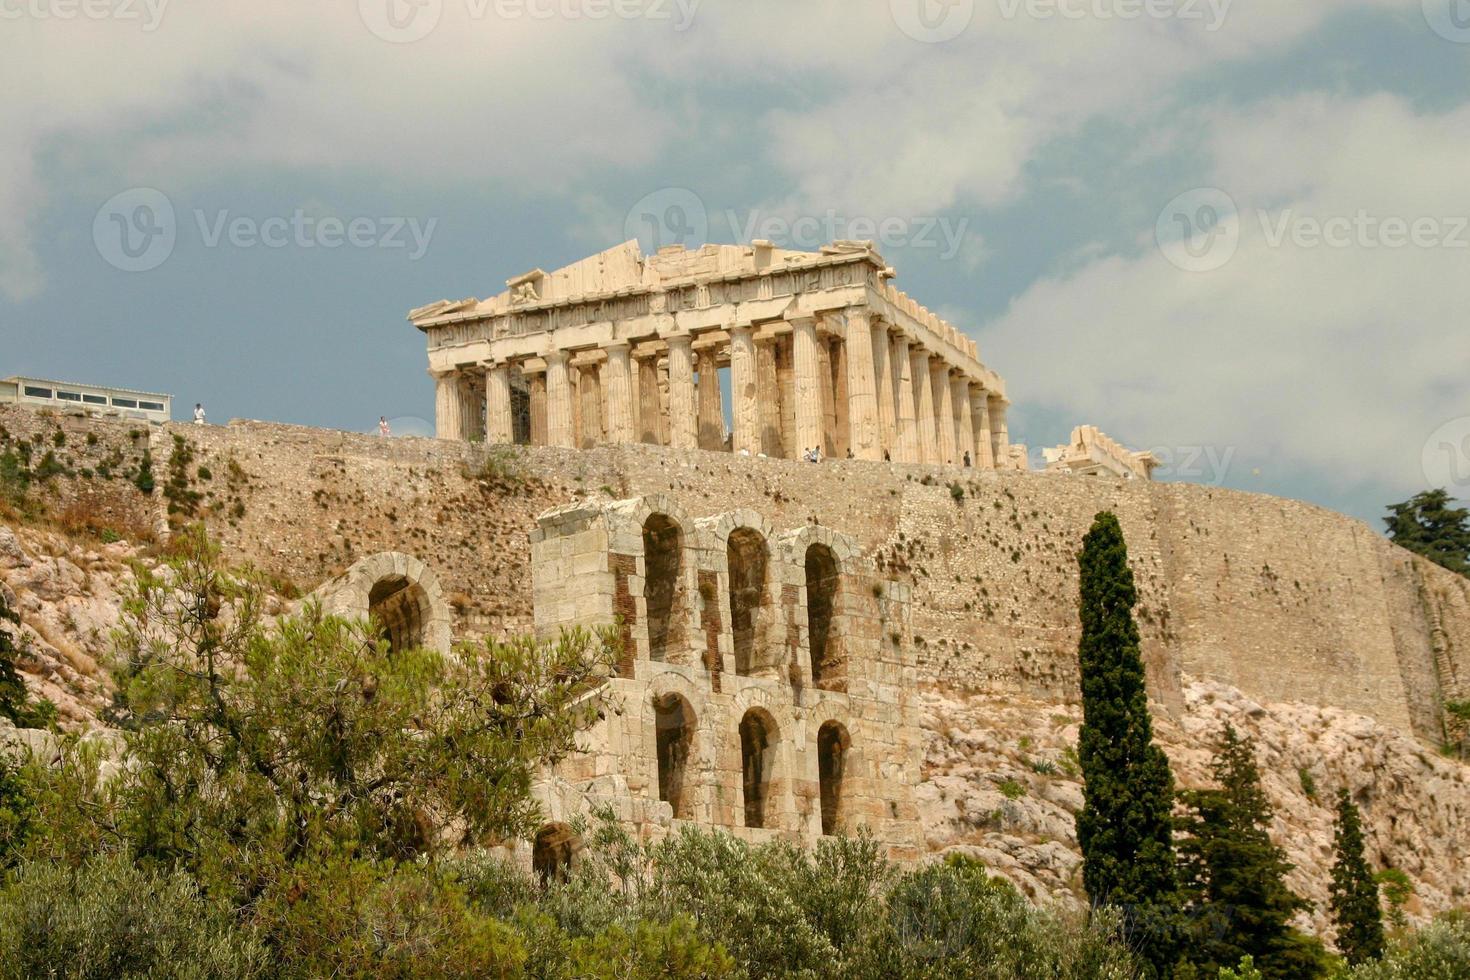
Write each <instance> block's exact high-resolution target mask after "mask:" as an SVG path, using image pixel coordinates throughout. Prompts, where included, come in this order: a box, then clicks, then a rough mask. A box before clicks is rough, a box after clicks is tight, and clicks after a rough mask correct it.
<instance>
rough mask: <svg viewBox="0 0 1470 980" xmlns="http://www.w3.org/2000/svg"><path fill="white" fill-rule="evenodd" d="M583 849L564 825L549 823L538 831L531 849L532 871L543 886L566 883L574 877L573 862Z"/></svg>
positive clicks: (570, 829)
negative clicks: (578, 852) (554, 882)
mask: <svg viewBox="0 0 1470 980" xmlns="http://www.w3.org/2000/svg"><path fill="white" fill-rule="evenodd" d="M580 849H581V841H580V840H578V839H577V835H576V834H575V833H573V832H572V828H571V827H568V826H567V825H566V824H564V823H549V824H547V825H546V826H544V827H542V828H541V829H540V830H538V831H536V839H535V842H534V843H533V844H532V847H531V870H532V871H533V872H535V875H536V880H537V881H539V882H541V883H542V884H543V885H545V884H549V883H550V882H553V881H566V880H567V879H568V878H570V877H571V875H572V860H573V858H575V857H576V855H577V851H579V850H580Z"/></svg>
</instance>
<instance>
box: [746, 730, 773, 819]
mask: <svg viewBox="0 0 1470 980" xmlns="http://www.w3.org/2000/svg"><path fill="white" fill-rule="evenodd" d="M778 737H779V735H778V732H777V730H776V721H775V719H774V718H772V717H771V716H770V715H768V714H767V713H766V712H764V711H761V710H760V709H758V708H752V709H751V710H749V711H747V712H746V713H745V717H744V718H741V719H740V763H741V774H742V775H741V786H742V789H743V792H744V800H745V826H747V827H765V826H768V825H769V824H770V822H771V812H770V809H771V776H772V774H773V773H774V772H775V768H776V744H777V739H778Z"/></svg>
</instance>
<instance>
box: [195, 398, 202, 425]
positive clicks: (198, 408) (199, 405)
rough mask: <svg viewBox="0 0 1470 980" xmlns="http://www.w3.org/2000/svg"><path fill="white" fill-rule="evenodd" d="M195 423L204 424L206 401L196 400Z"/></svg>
mask: <svg viewBox="0 0 1470 980" xmlns="http://www.w3.org/2000/svg"><path fill="white" fill-rule="evenodd" d="M194 424H195V425H203V424H204V403H203V402H195V403H194Z"/></svg>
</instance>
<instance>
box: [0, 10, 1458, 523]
mask: <svg viewBox="0 0 1470 980" xmlns="http://www.w3.org/2000/svg"><path fill="white" fill-rule="evenodd" d="M0 84H3V86H4V91H5V92H6V93H7V95H6V98H5V99H3V100H0V213H3V215H4V217H5V220H4V221H0V376H4V375H8V374H16V373H23V374H33V375H41V376H46V377H55V378H61V379H66V380H75V381H83V382H93V383H102V384H115V385H122V386H126V387H133V388H144V389H152V390H161V391H167V392H170V393H172V394H174V395H175V396H176V398H177V403H178V406H179V408H178V410H179V411H180V412H186V411H187V410H188V409H189V408H190V407H192V405H193V404H194V403H195V402H196V401H202V402H204V403H205V405H206V407H207V409H208V411H209V415H210V418H211V420H213V421H223V420H226V419H229V418H234V417H242V418H256V419H267V420H277V421H285V422H293V423H301V424H307V425H316V426H326V427H333V428H344V429H353V430H360V431H369V430H375V428H376V423H377V419H378V416H380V415H386V416H388V417H389V418H390V419H393V420H395V422H396V423H398V429H399V431H424V430H425V427H426V426H427V424H428V423H426V422H425V421H424V420H426V419H431V418H432V414H433V386H432V382H431V380H430V379H429V377H428V376H427V374H426V373H425V367H426V357H425V352H424V340H423V337H422V335H420V334H419V333H418V331H416V330H414V329H413V328H412V327H411V326H410V325H409V324H408V323H407V322H406V321H405V314H406V312H407V311H408V310H409V309H411V308H413V307H417V306H420V305H423V304H425V303H429V302H432V301H434V300H437V299H441V298H451V299H459V298H464V297H468V296H476V297H484V296H487V295H491V294H494V293H496V292H499V291H500V290H501V289H503V288H504V283H505V280H506V279H508V278H511V277H513V276H516V275H519V274H520V273H523V272H526V271H528V270H530V269H532V268H536V267H540V268H544V269H553V268H556V267H558V266H561V265H564V264H566V263H568V262H571V261H575V260H576V259H578V258H581V257H583V256H585V255H588V254H591V253H593V252H595V251H599V250H601V249H604V248H607V247H610V246H612V245H614V244H617V243H618V242H620V241H624V240H626V239H627V238H630V237H638V238H639V239H640V241H641V242H642V243H643V244H644V245H645V247H646V248H648V247H654V246H658V245H668V244H673V243H676V242H677V243H683V244H686V245H698V244H701V243H703V242H705V241H711V242H726V243H731V242H748V241H750V240H751V239H752V238H766V239H771V240H773V241H775V242H776V244H778V245H780V246H783V247H788V248H807V249H815V248H816V247H818V246H819V245H821V244H822V243H823V242H825V241H827V240H830V239H834V238H867V239H873V240H875V242H876V244H877V248H878V250H879V251H880V252H881V253H882V255H883V256H884V257H885V259H886V260H887V261H888V263H889V264H890V265H892V266H893V267H894V268H895V269H896V270H897V273H898V277H897V285H898V286H899V288H901V289H903V290H905V291H906V292H908V293H909V294H910V295H912V296H915V297H916V298H918V299H919V300H920V302H923V303H925V304H926V305H928V306H929V307H930V308H931V309H934V310H936V311H937V312H939V313H940V314H941V315H943V316H945V317H946V318H947V319H949V320H950V321H951V322H952V323H954V324H955V325H957V326H959V327H960V328H961V329H963V330H964V331H965V332H967V333H968V334H969V335H970V336H971V337H973V338H974V339H975V340H976V342H977V343H978V344H979V347H980V352H981V357H982V359H983V360H984V361H985V362H986V363H987V364H988V365H990V366H991V367H993V368H994V369H995V370H997V371H998V372H1000V373H1001V375H1002V376H1004V377H1005V378H1006V380H1007V385H1008V390H1009V393H1010V395H1011V398H1012V400H1013V402H1014V405H1013V407H1012V410H1011V415H1010V430H1011V435H1012V439H1013V441H1017V442H1024V443H1026V444H1028V445H1029V446H1030V447H1031V450H1032V454H1033V459H1034V461H1036V462H1037V463H1039V458H1040V450H1041V448H1043V447H1048V446H1053V445H1056V444H1059V443H1062V442H1064V441H1066V439H1067V436H1068V434H1069V432H1070V430H1071V428H1072V427H1073V426H1074V425H1078V424H1083V423H1086V424H1093V425H1097V426H1099V427H1101V428H1102V429H1103V430H1104V431H1105V432H1107V433H1109V434H1110V435H1112V436H1113V437H1115V438H1117V439H1118V440H1120V441H1122V442H1124V443H1125V444H1127V445H1129V446H1132V447H1137V448H1145V449H1151V450H1153V451H1154V453H1155V454H1156V455H1157V456H1159V458H1160V460H1161V463H1162V465H1161V469H1160V471H1159V476H1160V477H1161V478H1162V479H1170V480H1190V481H1194V482H1200V483H1206V484H1211V485H1220V486H1226V487H1233V488H1238V489H1245V490H1252V491H1260V492H1265V493H1271V494H1277V495H1280V496H1285V497H1293V498H1298V499H1304V500H1308V501H1311V502H1313V503H1317V504H1320V505H1322V506H1325V507H1329V508H1332V509H1335V510H1340V511H1344V512H1346V513H1349V514H1352V515H1353V516H1356V517H1360V518H1362V519H1364V520H1366V521H1369V522H1370V523H1371V524H1372V525H1374V526H1375V527H1377V526H1379V523H1380V522H1379V520H1378V518H1379V516H1380V515H1381V514H1382V512H1383V507H1384V505H1386V504H1388V503H1390V502H1393V501H1397V500H1402V499H1404V498H1406V497H1408V496H1409V495H1411V494H1414V493H1417V492H1419V491H1421V490H1424V489H1427V488H1429V487H1434V486H1444V487H1447V488H1448V489H1449V490H1450V491H1451V493H1452V494H1454V495H1455V496H1458V497H1461V498H1470V312H1467V311H1470V227H1467V226H1470V0H1290V2H1287V0H860V2H858V0H738V2H736V0H318V2H312V3H294V2H289V3H288V2H286V0H264V2H262V0H253V2H248V3H247V2H234V0H193V2H191V3H187V4H186V3H183V2H181V0H173V2H170V0H0Z"/></svg>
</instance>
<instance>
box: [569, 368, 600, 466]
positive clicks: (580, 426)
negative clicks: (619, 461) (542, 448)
mask: <svg viewBox="0 0 1470 980" xmlns="http://www.w3.org/2000/svg"><path fill="white" fill-rule="evenodd" d="M576 405H577V412H576V416H577V417H576V423H575V426H574V428H575V429H576V433H577V444H578V445H579V446H582V447H583V448H590V447H592V446H595V445H597V444H598V443H600V442H603V441H604V440H605V439H606V437H607V433H606V430H605V429H604V428H603V424H602V368H601V365H598V364H584V365H583V366H582V367H581V368H578V369H577V401H576Z"/></svg>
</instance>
